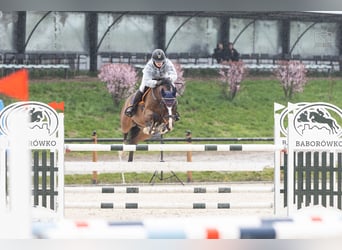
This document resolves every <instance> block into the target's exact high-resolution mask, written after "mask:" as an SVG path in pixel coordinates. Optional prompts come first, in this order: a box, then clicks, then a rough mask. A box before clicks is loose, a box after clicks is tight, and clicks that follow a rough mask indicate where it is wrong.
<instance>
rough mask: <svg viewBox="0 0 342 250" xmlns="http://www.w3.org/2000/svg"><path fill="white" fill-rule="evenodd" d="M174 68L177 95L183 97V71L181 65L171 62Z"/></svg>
mask: <svg viewBox="0 0 342 250" xmlns="http://www.w3.org/2000/svg"><path fill="white" fill-rule="evenodd" d="M172 63H173V65H174V66H175V69H176V72H177V80H176V82H175V85H176V89H177V95H183V93H184V91H185V79H184V76H183V74H184V70H183V69H182V65H181V64H179V63H176V62H172Z"/></svg>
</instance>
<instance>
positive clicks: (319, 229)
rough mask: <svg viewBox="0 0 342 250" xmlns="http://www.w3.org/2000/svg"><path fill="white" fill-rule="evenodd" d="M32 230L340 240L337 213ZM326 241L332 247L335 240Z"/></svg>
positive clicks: (40, 234)
mask: <svg viewBox="0 0 342 250" xmlns="http://www.w3.org/2000/svg"><path fill="white" fill-rule="evenodd" d="M33 228H34V230H33V232H34V235H35V236H36V237H37V238H43V239H49V238H55V239H66V238H74V239H75V238H76V239H84V238H86V239H316V241H315V244H317V239H340V238H341V237H342V220H341V214H340V213H338V214H336V215H334V214H330V213H329V211H323V212H322V213H318V214H313V215H311V214H300V215H299V214H298V215H295V216H291V217H287V218H284V217H274V218H260V217H255V216H214V217H202V218H199V217H192V218H190V217H182V218H147V219H143V220H140V221H104V220H63V221H57V222H55V223H42V222H36V223H34V225H33ZM329 242H330V243H331V244H336V243H335V241H332V242H331V241H329ZM329 242H328V245H329ZM304 244H306V243H304ZM324 244H327V241H324ZM306 246H307V245H306ZM322 247H323V248H324V246H322ZM322 247H320V249H321V248H322ZM314 249H318V248H314ZM333 249H337V248H335V247H333Z"/></svg>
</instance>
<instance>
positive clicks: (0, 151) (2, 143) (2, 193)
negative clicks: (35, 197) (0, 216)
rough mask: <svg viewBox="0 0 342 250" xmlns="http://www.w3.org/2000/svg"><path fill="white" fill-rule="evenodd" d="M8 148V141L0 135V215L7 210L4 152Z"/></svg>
mask: <svg viewBox="0 0 342 250" xmlns="http://www.w3.org/2000/svg"><path fill="white" fill-rule="evenodd" d="M7 148H8V140H7V137H6V136H5V135H0V213H4V212H6V209H7V192H6V183H7V176H6V175H7V171H6V150H7Z"/></svg>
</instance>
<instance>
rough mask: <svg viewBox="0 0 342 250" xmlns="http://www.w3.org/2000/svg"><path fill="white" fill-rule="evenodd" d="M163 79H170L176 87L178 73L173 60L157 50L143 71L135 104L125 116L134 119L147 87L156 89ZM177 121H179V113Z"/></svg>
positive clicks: (127, 110)
mask: <svg viewBox="0 0 342 250" xmlns="http://www.w3.org/2000/svg"><path fill="white" fill-rule="evenodd" d="M157 79H160V80H157ZM162 79H168V80H169V81H170V82H171V83H172V85H173V87H175V85H174V82H175V81H176V80H177V72H176V69H175V67H174V65H173V63H172V62H171V60H170V59H168V58H167V57H166V56H165V53H164V51H163V50H161V49H155V50H154V51H153V52H152V56H151V59H150V60H149V61H148V62H147V64H146V65H145V67H144V69H143V77H142V81H141V84H140V87H139V89H138V90H137V92H136V93H135V96H134V99H133V103H132V105H131V106H129V107H128V108H127V109H126V110H125V114H126V115H127V116H129V117H132V116H133V115H134V114H135V113H136V111H137V108H138V104H139V102H140V100H141V98H142V96H143V93H144V92H145V87H150V88H154V87H156V86H157V84H158V82H159V81H162ZM176 120H179V115H178V113H177V112H176Z"/></svg>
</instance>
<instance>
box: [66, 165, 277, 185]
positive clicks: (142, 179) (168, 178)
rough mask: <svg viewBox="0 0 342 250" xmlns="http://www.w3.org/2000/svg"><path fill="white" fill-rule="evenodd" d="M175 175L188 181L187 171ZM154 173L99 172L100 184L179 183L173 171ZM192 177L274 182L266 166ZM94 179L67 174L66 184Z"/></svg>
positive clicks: (193, 176)
mask: <svg viewBox="0 0 342 250" xmlns="http://www.w3.org/2000/svg"><path fill="white" fill-rule="evenodd" d="M175 175H176V176H177V177H178V178H179V179H180V180H181V181H182V182H185V183H186V181H187V174H186V173H175ZM152 176H153V174H152V173H125V174H124V175H121V174H99V175H98V180H99V182H98V184H106V185H108V184H120V183H123V181H125V183H127V184H139V183H142V184H146V183H149V182H150V181H151V180H152V179H153V180H152V182H153V183H178V180H177V178H176V177H175V176H172V174H171V173H163V178H161V175H160V173H158V175H157V176H156V177H155V178H152ZM192 179H193V180H195V181H196V183H198V182H244V181H263V182H272V181H273V179H274V178H273V169H271V168H266V169H265V170H264V171H244V172H214V171H205V172H192ZM91 180H92V175H91V174H87V175H66V176H65V180H64V181H65V184H66V185H73V184H76V183H77V184H79V185H89V184H90V183H91Z"/></svg>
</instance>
